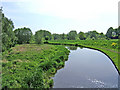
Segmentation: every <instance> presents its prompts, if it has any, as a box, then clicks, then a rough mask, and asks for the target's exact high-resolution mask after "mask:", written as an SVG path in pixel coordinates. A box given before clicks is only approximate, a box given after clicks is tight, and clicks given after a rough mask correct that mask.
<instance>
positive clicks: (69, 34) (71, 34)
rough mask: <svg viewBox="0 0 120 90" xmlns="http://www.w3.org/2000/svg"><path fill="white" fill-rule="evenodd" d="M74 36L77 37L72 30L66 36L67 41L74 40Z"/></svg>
mask: <svg viewBox="0 0 120 90" xmlns="http://www.w3.org/2000/svg"><path fill="white" fill-rule="evenodd" d="M76 36H77V32H76V31H75V30H72V31H70V32H69V33H68V34H67V39H68V40H75V39H76Z"/></svg>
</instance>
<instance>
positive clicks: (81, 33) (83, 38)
mask: <svg viewBox="0 0 120 90" xmlns="http://www.w3.org/2000/svg"><path fill="white" fill-rule="evenodd" d="M79 39H80V40H85V39H86V37H85V34H84V33H83V32H79Z"/></svg>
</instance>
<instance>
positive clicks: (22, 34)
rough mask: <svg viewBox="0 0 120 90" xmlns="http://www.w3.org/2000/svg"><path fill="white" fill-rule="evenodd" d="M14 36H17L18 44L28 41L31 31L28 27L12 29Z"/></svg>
mask: <svg viewBox="0 0 120 90" xmlns="http://www.w3.org/2000/svg"><path fill="white" fill-rule="evenodd" d="M14 33H15V36H16V37H17V38H18V40H17V43H18V44H26V43H30V40H31V37H32V31H31V30H30V29H29V28H26V27H24V28H18V29H16V30H15V31H14Z"/></svg>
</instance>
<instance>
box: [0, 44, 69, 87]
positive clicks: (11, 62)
mask: <svg viewBox="0 0 120 90" xmlns="http://www.w3.org/2000/svg"><path fill="white" fill-rule="evenodd" d="M68 54H69V51H68V50H67V49H66V48H65V47H64V46H53V45H36V44H23V45H17V46H15V47H13V48H11V51H10V52H8V54H5V55H4V58H3V60H2V88H50V87H52V85H53V80H52V79H51V76H53V75H54V74H55V73H56V70H57V69H59V68H61V67H63V66H64V62H65V61H66V60H67V59H68Z"/></svg>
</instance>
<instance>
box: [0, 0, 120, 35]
mask: <svg viewBox="0 0 120 90" xmlns="http://www.w3.org/2000/svg"><path fill="white" fill-rule="evenodd" d="M118 1H119V0H2V3H1V4H0V5H2V6H3V13H4V14H5V16H6V17H8V18H9V19H11V20H12V21H13V23H14V26H15V29H16V28H21V27H29V28H30V29H31V30H32V32H33V33H35V31H37V30H40V29H43V30H48V31H50V32H51V33H59V34H61V33H68V32H69V31H70V30H76V31H77V32H80V31H83V32H87V31H92V30H96V31H98V32H103V33H106V32H107V30H108V28H109V27H113V28H117V27H118Z"/></svg>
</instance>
